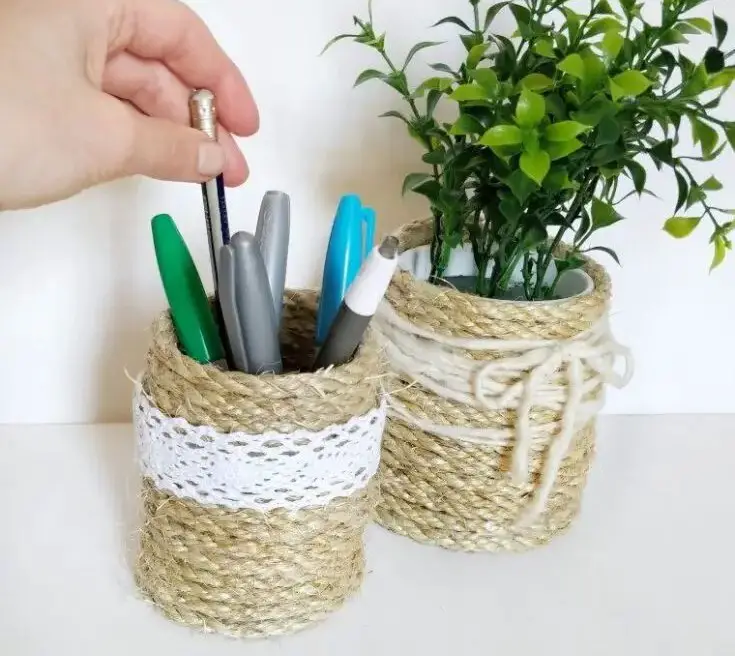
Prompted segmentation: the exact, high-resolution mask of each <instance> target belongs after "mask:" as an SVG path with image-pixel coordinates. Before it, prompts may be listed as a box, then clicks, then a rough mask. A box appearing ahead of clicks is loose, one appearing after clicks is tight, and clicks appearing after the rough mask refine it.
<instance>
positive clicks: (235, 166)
mask: <svg viewBox="0 0 735 656" xmlns="http://www.w3.org/2000/svg"><path fill="white" fill-rule="evenodd" d="M102 88H103V90H104V91H105V92H106V93H109V94H111V95H113V96H116V97H117V98H121V99H123V100H127V101H129V102H131V103H132V104H133V105H135V106H136V107H137V108H138V109H139V110H140V111H141V112H144V113H145V114H148V115H149V116H153V117H156V118H165V119H169V120H171V121H174V122H175V123H178V124H179V125H187V126H188V125H189V121H190V119H189V93H190V92H189V90H188V89H187V88H186V86H184V84H183V83H182V82H181V80H179V79H178V78H177V77H176V76H175V75H174V74H173V73H172V72H171V71H170V70H169V69H168V68H166V67H165V66H164V65H163V64H161V63H160V62H156V61H147V60H143V59H140V58H138V57H135V56H134V55H131V54H129V53H126V52H122V53H119V54H118V55H115V56H114V57H112V58H111V59H110V60H109V61H108V63H107V66H106V68H105V72H104V76H103V80H102ZM218 137H219V142H220V143H221V144H222V147H223V148H224V150H225V159H226V164H225V168H224V171H223V173H224V178H225V184H226V185H228V186H237V185H240V184H242V183H243V182H244V181H245V179H246V178H247V173H248V170H247V163H246V162H245V157H244V156H243V154H242V152H241V151H240V148H239V147H238V146H237V144H236V143H235V140H234V139H233V138H232V135H231V134H230V133H229V132H227V131H226V130H224V129H220V130H219V131H218Z"/></svg>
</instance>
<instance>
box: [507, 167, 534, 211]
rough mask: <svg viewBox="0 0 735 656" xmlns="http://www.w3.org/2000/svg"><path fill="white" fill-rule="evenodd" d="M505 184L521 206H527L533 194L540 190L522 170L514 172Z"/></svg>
mask: <svg viewBox="0 0 735 656" xmlns="http://www.w3.org/2000/svg"><path fill="white" fill-rule="evenodd" d="M505 183H506V184H507V185H508V186H509V187H510V190H511V191H512V192H513V195H514V196H515V197H516V198H517V199H518V202H519V203H520V204H521V205H525V204H526V201H527V200H528V198H529V197H530V196H531V194H532V193H534V192H535V191H536V190H537V189H538V185H537V184H536V183H535V182H534V181H533V180H531V178H529V177H528V176H527V175H525V174H524V173H523V171H521V170H520V169H516V170H515V171H513V173H511V175H510V176H509V177H508V178H507V179H506V180H505Z"/></svg>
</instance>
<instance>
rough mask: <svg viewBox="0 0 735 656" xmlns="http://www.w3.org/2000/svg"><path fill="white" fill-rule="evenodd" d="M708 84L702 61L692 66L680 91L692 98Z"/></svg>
mask: <svg viewBox="0 0 735 656" xmlns="http://www.w3.org/2000/svg"><path fill="white" fill-rule="evenodd" d="M708 84H709V75H708V74H707V69H706V68H705V65H704V62H702V63H701V64H700V65H699V66H697V67H696V68H694V70H693V71H692V72H691V74H690V75H689V77H688V79H687V81H686V84H685V85H684V88H683V89H682V91H681V95H682V96H683V97H686V98H692V97H694V96H698V95H699V94H700V93H702V92H703V91H704V90H705V89H706V88H707V85H708Z"/></svg>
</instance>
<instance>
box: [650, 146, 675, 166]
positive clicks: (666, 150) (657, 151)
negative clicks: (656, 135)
mask: <svg viewBox="0 0 735 656" xmlns="http://www.w3.org/2000/svg"><path fill="white" fill-rule="evenodd" d="M673 150H674V142H673V141H672V140H671V139H666V140H665V141H661V142H659V143H657V144H656V145H655V146H653V147H652V148H651V149H649V151H648V152H649V154H650V155H651V157H653V159H654V161H655V162H657V163H658V165H659V166H660V165H661V164H662V163H663V164H668V165H669V166H672V165H673V164H674V152H673Z"/></svg>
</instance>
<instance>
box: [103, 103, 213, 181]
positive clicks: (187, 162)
mask: <svg viewBox="0 0 735 656" xmlns="http://www.w3.org/2000/svg"><path fill="white" fill-rule="evenodd" d="M107 98H108V99H109V100H111V101H112V99H111V98H110V97H109V96H107ZM112 102H114V105H112V104H111V103H108V104H107V106H106V107H102V106H100V110H99V111H97V112H95V113H94V114H91V115H94V116H97V117H99V122H97V123H95V124H94V127H95V128H96V129H97V130H98V131H99V132H100V133H102V134H106V135H107V145H106V146H105V148H106V149H107V152H108V155H107V159H108V160H109V162H108V166H107V169H108V171H109V174H110V177H121V176H129V175H144V176H147V177H150V178H156V179H158V180H170V181H175V182H200V183H201V182H205V181H207V180H210V179H212V178H213V177H215V176H217V175H218V174H219V173H220V172H221V171H222V170H223V169H224V166H225V151H224V148H222V146H221V145H220V144H218V143H217V142H214V141H211V140H210V139H209V138H208V137H207V136H206V135H205V134H203V133H202V132H200V131H199V130H195V129H194V128H190V127H187V126H185V125H179V124H177V123H174V122H173V121H169V120H167V119H162V118H155V117H151V116H145V115H144V114H141V113H140V112H138V111H137V110H135V108H133V107H130V106H127V105H125V104H123V103H120V102H119V101H117V100H114V101H112ZM103 117H104V118H103ZM113 126H114V129H113Z"/></svg>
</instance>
